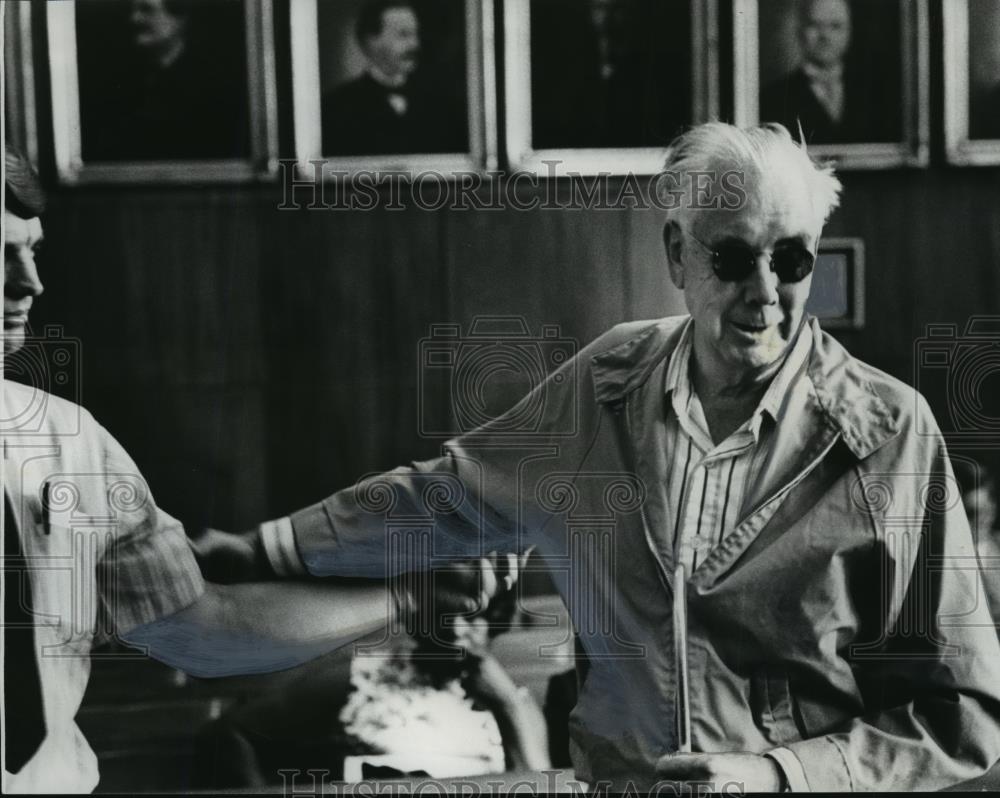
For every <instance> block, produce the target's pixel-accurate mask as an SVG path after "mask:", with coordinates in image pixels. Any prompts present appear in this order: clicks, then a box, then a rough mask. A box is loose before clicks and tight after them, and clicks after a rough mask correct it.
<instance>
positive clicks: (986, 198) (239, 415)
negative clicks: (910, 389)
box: [36, 167, 1000, 528]
mask: <svg viewBox="0 0 1000 798" xmlns="http://www.w3.org/2000/svg"><path fill="white" fill-rule="evenodd" d="M843 177H844V182H845V185H846V190H845V194H844V200H843V207H842V209H841V210H840V211H838V212H837V214H836V215H835V216H834V218H833V220H832V221H831V223H830V225H829V226H828V230H827V232H828V233H829V234H830V235H852V236H861V237H862V238H863V239H864V240H865V243H866V246H867V255H868V274H867V300H868V308H869V313H868V325H867V326H866V328H865V330H864V331H862V332H857V333H849V334H845V335H843V336H841V337H842V339H843V340H844V341H845V342H846V343H847V344H848V346H849V348H850V349H851V350H852V351H853V352H855V353H856V354H857V355H859V356H860V357H862V358H864V359H866V360H868V361H869V362H871V363H872V364H873V365H875V366H878V367H880V368H882V369H885V370H887V371H889V372H890V373H892V374H894V375H896V376H898V377H900V378H902V379H904V380H907V381H912V379H913V348H914V342H915V340H916V339H917V338H918V337H919V336H920V335H921V332H922V329H923V327H924V325H925V324H927V323H930V322H941V321H950V322H955V323H958V324H959V325H964V323H965V320H966V319H967V317H968V316H969V315H970V314H983V313H993V314H997V313H1000V255H998V253H1000V170H996V169H979V170H959V169H951V168H945V167H936V168H932V169H930V170H915V171H894V172H880V173H867V174H862V173H853V174H847V175H844V176H843ZM280 202H281V196H280V189H279V188H278V187H275V186H270V187H252V188H251V187H243V188H231V189H221V188H211V189H197V190H195V189H115V190H111V189H96V188H93V189H82V188H77V189H72V190H70V189H65V190H61V191H58V192H56V193H55V195H54V197H53V203H52V208H51V211H50V212H49V214H48V216H47V218H46V230H47V234H48V245H47V250H46V254H45V256H44V260H43V265H42V268H43V270H44V279H45V282H46V285H47V289H48V291H47V293H46V295H45V296H44V297H43V298H42V299H41V300H40V301H39V303H38V305H37V308H38V311H37V317H36V328H40V327H41V325H44V324H45V323H58V324H62V325H63V326H64V327H65V328H66V331H67V334H69V335H73V336H76V337H79V338H80V339H81V340H82V341H83V350H82V351H83V355H82V358H83V362H82V374H83V397H82V398H83V402H84V404H85V405H86V406H87V407H88V408H89V409H90V410H91V411H92V412H93V413H94V414H95V415H96V416H97V418H98V419H99V420H100V421H101V422H102V423H104V424H105V426H107V427H108V428H109V429H110V430H111V431H112V432H113V433H114V434H115V435H116V436H117V437H118V438H119V439H120V440H121V441H122V442H123V444H124V445H125V447H126V448H127V449H128V450H129V452H131V453H132V455H133V456H134V457H135V459H136V461H137V462H138V464H139V466H140V468H141V469H142V471H143V473H144V475H145V476H146V478H147V479H148V480H149V482H150V484H151V486H152V488H153V491H154V494H155V495H156V496H157V498H158V501H159V503H160V504H161V505H162V506H163V507H164V508H165V509H168V510H169V511H170V512H172V513H174V514H175V515H177V516H178V517H180V518H181V519H182V520H184V521H185V522H187V523H188V524H191V525H201V524H214V525H217V526H220V527H223V528H234V527H241V526H244V525H249V524H251V523H254V522H256V521H258V520H260V519H261V518H263V517H265V516H272V515H274V514H277V513H282V512H286V511H289V510H291V509H294V508H295V507H297V506H301V505H303V504H305V503H308V502H311V501H314V500H318V499H320V498H322V497H323V496H324V495H326V494H327V493H329V492H330V491H332V490H333V489H335V488H338V487H341V486H344V485H347V484H349V483H351V482H352V481H354V480H355V479H356V478H357V477H359V476H360V475H362V474H365V473H368V472H371V471H373V470H382V469H386V468H389V467H392V466H395V465H398V464H400V463H404V462H407V461H409V460H412V459H421V458H426V457H430V456H433V455H434V454H435V453H436V452H437V451H438V446H439V443H440V441H439V440H434V439H427V438H422V437H421V436H420V434H419V425H418V423H417V421H418V409H419V401H418V393H419V391H418V387H419V382H418V376H417V374H418V366H419V363H420V358H419V346H420V341H421V339H423V338H425V337H426V336H427V335H428V333H429V331H430V328H431V325H433V324H439V323H442V322H457V323H459V324H461V325H463V328H464V327H467V325H468V324H469V323H470V322H471V321H472V319H473V318H474V317H476V316H477V315H482V314H516V315H519V316H523V317H524V319H525V321H526V322H527V324H528V325H529V327H530V329H531V330H532V331H533V332H537V331H538V330H539V329H540V327H541V325H542V324H558V325H559V326H560V328H561V329H562V331H563V333H564V334H565V335H567V336H570V337H573V338H575V339H577V340H578V341H579V342H580V344H581V345H582V344H583V343H585V342H587V341H588V340H590V339H591V338H593V337H594V336H596V335H597V334H598V333H600V332H601V331H603V330H604V329H606V328H608V327H609V326H611V325H613V324H615V323H617V322H620V321H623V320H627V319H635V318H651V317H656V316H661V315H668V314H671V313H676V312H680V311H681V310H682V309H683V302H682V299H681V297H680V296H678V294H677V292H676V291H674V290H673V289H672V288H671V287H669V285H668V280H667V276H666V271H665V268H664V261H663V256H662V252H661V245H660V226H661V223H662V221H661V218H660V214H659V212H657V211H650V210H646V211H636V210H617V211H599V210H590V211H568V210H534V211H530V212H523V211H516V210H509V209H508V210H502V211H484V212H473V211H458V210H441V211H435V212H428V211H422V210H418V209H415V208H409V209H407V210H403V211H388V210H384V209H383V210H376V211H371V212H348V211H329V210H326V211H324V210H312V211H309V210H299V211H282V210H278V209H277V206H278V205H279V203H280ZM431 401H432V403H436V404H438V405H439V406H440V405H441V404H442V403H444V402H446V401H447V397H444V396H440V395H437V396H433V397H431ZM439 409H440V407H439Z"/></svg>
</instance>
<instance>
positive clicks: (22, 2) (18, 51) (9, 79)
mask: <svg viewBox="0 0 1000 798" xmlns="http://www.w3.org/2000/svg"><path fill="white" fill-rule="evenodd" d="M3 15H4V18H3V44H4V47H3V70H4V72H3V74H4V132H5V134H6V136H7V141H8V143H10V144H12V145H14V146H15V147H17V149H19V150H20V151H21V152H23V153H24V154H25V155H26V156H27V157H28V160H29V161H31V162H32V163H33V164H34V165H35V166H36V167H37V166H38V128H37V125H38V112H37V108H36V105H35V102H36V95H35V69H34V55H33V49H34V47H33V40H32V31H31V2H30V0H13V2H10V1H9V2H6V3H4V5H3Z"/></svg>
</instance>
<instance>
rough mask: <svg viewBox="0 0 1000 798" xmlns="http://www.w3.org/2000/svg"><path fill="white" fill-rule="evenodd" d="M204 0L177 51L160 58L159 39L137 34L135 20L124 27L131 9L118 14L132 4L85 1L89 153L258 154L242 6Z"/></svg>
mask: <svg viewBox="0 0 1000 798" xmlns="http://www.w3.org/2000/svg"><path fill="white" fill-rule="evenodd" d="M135 5H136V3H133V4H132V7H133V8H134V6H135ZM102 6H103V7H102ZM205 6H206V8H205V9H204V10H203V9H202V8H201V7H200V6H190V7H189V8H190V10H189V11H188V12H187V15H188V16H187V19H188V21H187V23H186V25H185V28H184V32H183V34H180V35H178V36H177V42H178V44H177V45H175V50H174V52H173V54H172V57H170V58H169V59H156V58H153V57H151V56H150V54H149V49H150V48H143V47H141V46H139V45H138V44H137V43H135V41H133V40H132V39H133V37H135V36H136V34H135V32H134V31H133V30H132V29H129V28H125V27H119V26H124V25H126V24H127V18H126V20H124V21H119V20H118V19H116V17H115V16H112V14H113V13H116V14H117V15H119V16H120V15H121V14H122V13H123V10H124V11H127V10H128V8H129V6H128V5H127V4H126V5H124V7H123V6H122V4H117V3H116V4H107V5H106V6H104V4H97V3H95V4H93V6H88V5H87V4H83V7H82V8H81V17H82V19H81V22H82V23H83V25H82V26H80V28H81V32H80V42H81V43H80V49H81V70H80V105H81V116H82V122H83V124H82V138H83V157H84V159H85V160H88V161H122V160H124V161H129V160H139V161H144V160H197V159H226V158H246V157H249V155H250V122H249V116H250V110H249V92H248V89H247V73H246V51H245V44H244V39H243V29H242V7H241V5H240V4H239V3H219V2H217V3H212V4H205ZM84 36H86V37H87V39H86V40H85V39H84ZM119 37H120V38H119ZM105 40H107V44H103V42H104V41H105Z"/></svg>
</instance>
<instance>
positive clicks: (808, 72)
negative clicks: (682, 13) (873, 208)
mask: <svg viewBox="0 0 1000 798" xmlns="http://www.w3.org/2000/svg"><path fill="white" fill-rule="evenodd" d="M859 11H860V9H859V8H856V4H855V3H852V2H850V0H790V1H789V0H762V2H761V5H760V30H761V42H760V54H761V81H760V85H761V87H762V90H761V95H760V119H761V121H762V122H780V123H782V124H783V125H785V126H786V127H787V128H788V129H789V130H793V131H796V130H798V129H799V127H800V126H801V128H802V133H803V135H804V136H805V139H806V141H808V142H809V143H811V144H847V143H862V142H892V141H898V140H900V139H901V138H902V129H903V124H902V110H901V108H902V100H901V95H902V90H901V81H900V72H901V67H900V60H899V58H900V21H899V2H884V3H877V4H871V3H869V4H865V7H864V9H863V13H859Z"/></svg>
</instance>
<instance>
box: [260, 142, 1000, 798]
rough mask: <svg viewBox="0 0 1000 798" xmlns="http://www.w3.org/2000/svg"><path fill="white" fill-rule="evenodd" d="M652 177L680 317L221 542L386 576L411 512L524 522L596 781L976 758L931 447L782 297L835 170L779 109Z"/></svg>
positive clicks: (922, 412) (994, 740)
mask: <svg viewBox="0 0 1000 798" xmlns="http://www.w3.org/2000/svg"><path fill="white" fill-rule="evenodd" d="M667 171H668V172H669V173H671V175H672V182H673V184H674V185H679V186H681V187H682V188H683V190H681V191H678V192H677V193H676V196H675V199H676V198H679V199H680V200H681V201H680V202H679V203H675V205H676V207H673V208H672V210H671V211H670V212H669V213H668V217H667V222H666V226H665V228H664V243H665V247H666V256H667V265H668V268H669V275H670V279H671V280H672V281H673V283H674V285H675V286H677V288H678V289H679V290H681V291H682V292H683V294H684V298H685V301H686V303H687V307H688V310H689V315H686V316H680V317H674V318H666V319H661V320H658V321H642V322H632V323H628V324H623V325H620V326H618V327H616V328H614V329H613V330H611V331H610V332H608V333H606V334H605V335H603V336H601V337H600V338H598V339H597V340H596V341H594V342H593V343H591V344H590V345H588V346H587V347H585V348H584V349H583V350H582V351H580V352H579V353H578V355H577V356H576V357H574V358H572V359H570V360H569V361H567V362H566V363H564V364H562V365H561V366H560V367H559V368H557V369H556V370H555V371H554V372H553V373H552V374H550V375H549V376H548V378H547V379H546V380H545V381H544V382H543V383H542V384H540V385H539V386H538V387H537V388H536V389H535V390H534V391H533V392H532V393H531V394H530V395H529V396H528V397H527V398H526V399H525V400H524V401H523V402H521V403H520V404H519V405H517V406H516V407H515V408H513V409H512V410H511V411H509V413H508V415H507V416H505V417H503V418H500V419H499V420H497V421H495V422H492V423H490V424H487V425H485V426H484V427H482V428H480V429H477V430H475V431H473V432H469V433H467V434H464V435H462V436H460V437H457V438H455V439H453V440H452V441H450V442H448V443H447V444H446V445H445V446H444V454H443V456H442V457H440V458H438V459H436V460H433V461H430V462H425V463H417V464H414V465H413V466H411V467H408V468H401V469H397V470H394V471H392V472H389V473H387V474H384V475H381V476H380V477H376V478H374V479H368V480H365V481H364V482H362V483H360V484H359V485H358V486H355V487H354V488H348V489H346V490H342V491H340V492H338V493H334V494H333V495H332V496H330V497H329V498H327V499H325V500H324V501H322V502H320V503H319V504H317V505H314V506H313V507H310V508H306V509H304V510H301V511H299V512H297V513H293V514H292V515H291V516H290V517H287V518H283V519H280V520H278V521H275V522H272V523H269V524H266V525H264V527H262V528H261V530H259V531H258V530H254V531H251V532H249V533H245V535H246V537H245V538H243V539H242V540H243V541H244V542H245V543H249V545H248V546H247V548H248V550H252V549H254V548H258V549H265V550H266V551H267V552H268V553H269V556H270V559H271V562H272V564H273V566H275V569H276V570H277V571H278V572H280V573H297V574H299V575H305V574H306V573H308V574H311V575H313V576H326V575H331V574H341V575H349V576H359V575H367V576H371V575H379V574H383V573H385V572H386V571H388V572H389V573H390V574H392V573H396V572H400V571H407V570H412V567H413V565H414V563H412V562H405V561H404V560H403V558H402V557H400V556H398V555H396V554H393V552H396V551H399V550H401V549H400V548H399V547H398V546H397V547H396V548H393V545H395V544H393V545H390V544H389V543H387V541H390V540H393V539H394V538H393V535H396V534H398V532H399V526H400V524H403V525H404V526H405V525H406V524H407V523H409V524H411V525H417V522H416V521H414V520H413V519H418V518H424V519H428V518H432V519H433V523H430V522H426V523H427V524H428V525H430V526H432V527H433V530H432V531H431V532H429V533H428V534H430V535H431V537H432V539H431V540H429V541H426V542H425V545H426V546H427V549H426V550H427V551H430V552H432V553H433V555H434V556H435V557H441V558H445V559H447V558H448V557H451V556H455V557H457V556H470V555H478V554H481V553H484V552H488V551H490V550H491V549H498V550H505V551H510V550H514V551H517V550H524V548H525V547H526V546H528V545H532V544H534V545H537V546H538V548H539V551H540V553H541V554H542V555H543V556H544V558H545V560H546V563H547V564H548V566H549V567H550V569H551V571H552V573H553V577H554V580H555V582H556V584H557V586H558V588H559V590H560V592H561V594H562V596H563V598H564V600H565V602H566V605H567V607H568V609H569V612H570V615H571V617H572V619H573V622H574V626H575V631H576V642H577V652H578V676H579V679H578V681H579V685H580V690H579V698H578V700H577V703H576V706H575V708H574V710H573V713H572V715H571V718H570V736H571V750H572V754H573V759H574V764H575V767H576V770H577V774H578V776H579V777H581V778H583V779H585V780H587V781H589V782H590V783H591V784H592V785H594V786H600V785H602V783H603V784H604V785H608V784H610V786H611V787H612V788H613V789H615V790H625V789H628V788H629V786H630V785H631V786H632V787H634V788H638V789H648V788H649V787H651V786H652V785H654V784H655V783H656V782H657V781H658V780H660V779H663V780H667V781H672V782H673V781H684V782H708V783H709V784H710V785H711V786H712V787H713V788H714V789H716V790H724V789H726V788H727V787H729V788H730V789H733V788H735V787H736V785H739V786H740V787H742V788H743V789H746V790H748V791H769V790H778V789H792V790H806V789H813V790H824V791H826V790H835V791H842V790H879V791H882V790H910V789H936V788H939V787H944V786H947V785H950V784H954V783H957V782H960V781H962V780H965V779H969V778H972V777H975V776H978V775H979V774H981V773H982V772H984V771H985V770H986V769H987V768H988V767H990V766H991V765H992V764H993V763H994V762H995V761H996V760H997V758H998V757H1000V725H998V718H1000V648H998V643H997V638H996V635H995V633H994V630H993V627H992V622H991V620H990V618H989V615H988V614H987V611H986V602H985V600H984V597H983V595H982V591H981V588H980V586H979V580H978V579H977V574H976V571H975V549H974V547H973V542H972V538H971V536H970V532H969V526H968V522H967V520H966V517H965V515H964V513H963V511H962V506H961V502H960V501H959V494H958V492H957V485H956V484H955V483H954V478H953V476H952V473H951V469H950V466H949V463H948V458H947V454H946V452H945V447H944V444H943V441H942V439H941V436H940V435H939V434H937V433H936V430H937V427H936V425H935V424H934V420H933V418H932V416H931V413H930V410H929V409H928V407H927V404H926V403H925V401H924V400H923V399H922V398H921V397H920V396H919V395H918V394H917V393H916V392H915V391H914V390H913V389H912V388H909V387H908V386H906V385H904V384H903V383H901V382H899V381H897V380H895V379H893V378H892V377H889V376H888V375H886V374H883V373H881V372H879V371H878V370H876V369H874V368H872V367H870V366H867V365H865V364H864V363H861V362H860V361H858V360H856V359H854V358H853V357H851V355H850V354H848V353H847V352H846V351H845V350H844V349H843V348H842V347H841V346H840V345H839V344H838V343H837V342H836V341H835V340H833V339H832V338H831V337H830V336H829V335H827V334H826V333H825V332H824V331H823V330H822V329H821V328H820V326H819V324H818V323H817V321H816V320H815V319H814V318H810V317H809V315H808V314H807V313H806V301H807V299H808V297H809V290H810V282H811V274H812V270H813V266H814V264H815V258H816V251H817V246H818V244H819V240H820V234H821V232H822V228H823V225H824V223H825V221H826V219H827V217H828V215H829V214H830V212H831V211H832V210H833V208H834V207H835V206H836V205H837V201H838V194H839V190H840V184H839V182H838V181H837V180H836V178H835V177H834V176H833V174H832V173H831V171H830V170H829V169H824V168H821V167H819V166H817V165H816V164H814V163H813V162H812V161H811V160H810V158H809V156H808V155H807V153H806V151H805V148H804V147H803V146H801V145H799V144H797V143H796V142H795V141H793V139H792V138H791V136H790V135H789V133H788V131H787V130H786V129H785V128H783V127H781V126H779V125H768V126H764V127H759V128H751V129H745V130H741V129H737V128H734V127H731V126H728V125H724V124H718V123H716V124H709V125H703V126H700V127H697V128H694V129H693V130H691V131H689V132H688V133H686V134H684V135H683V136H682V137H681V138H680V139H678V140H677V141H676V142H675V143H674V145H673V146H672V147H671V149H670V151H669V156H668V160H667ZM706 174H707V175H713V176H714V177H713V178H712V179H711V181H710V186H708V184H706V183H705V177H704V176H705V175H706ZM707 186H708V188H707V190H706V187H707ZM734 187H739V191H736V192H734V191H733V189H734ZM737 195H738V199H739V201H738V202H734V201H733V200H734V199H735V198H736V197H737ZM609 279H613V278H609ZM533 414H534V415H533ZM528 416H531V422H532V423H530V424H527V423H524V419H525V418H526V417H528ZM928 431H930V432H928ZM435 480H436V484H437V486H438V488H439V489H440V493H439V494H438V495H439V496H443V495H445V494H447V495H448V497H449V499H448V500H447V501H445V500H443V499H442V500H439V501H437V502H432V501H430V500H429V499H428V496H430V495H431V491H430V489H429V486H430V485H432V484H435ZM445 488H447V490H445ZM432 505H433V506H432ZM446 505H447V506H446ZM421 513H422V515H421ZM420 523H425V522H423V521H422V522H420ZM387 552H389V554H388V555H387ZM487 577H489V572H487ZM487 581H489V579H487ZM486 587H487V588H489V587H490V585H486ZM486 592H487V593H488V592H489V589H487V591H486Z"/></svg>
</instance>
